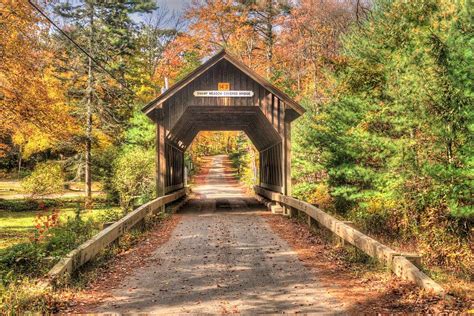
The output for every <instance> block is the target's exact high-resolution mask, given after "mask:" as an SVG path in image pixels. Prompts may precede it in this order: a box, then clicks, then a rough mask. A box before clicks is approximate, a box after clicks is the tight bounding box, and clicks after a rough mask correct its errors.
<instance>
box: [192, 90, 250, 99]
mask: <svg viewBox="0 0 474 316" xmlns="http://www.w3.org/2000/svg"><path fill="white" fill-rule="evenodd" d="M193 94H194V96H195V97H218V98H248V97H253V91H243V90H242V91H232V90H229V91H217V90H212V91H194V93H193Z"/></svg>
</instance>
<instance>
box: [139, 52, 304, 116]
mask: <svg viewBox="0 0 474 316" xmlns="http://www.w3.org/2000/svg"><path fill="white" fill-rule="evenodd" d="M223 59H225V60H227V61H228V62H230V63H231V64H233V65H234V66H235V67H237V68H238V69H239V70H241V71H242V72H243V73H245V74H246V75H247V76H249V77H250V78H252V79H253V80H255V81H256V82H257V83H258V84H260V85H261V86H262V87H263V88H265V89H266V90H268V91H269V92H271V93H272V94H274V95H275V96H277V97H278V98H279V99H280V100H282V101H283V102H285V103H286V104H287V105H288V106H289V107H290V109H292V110H293V111H294V114H293V115H292V116H293V117H294V118H297V117H299V116H301V115H302V114H303V113H304V112H305V109H304V108H303V107H302V106H301V105H300V104H299V103H298V102H296V101H295V100H293V99H292V98H290V97H289V96H288V95H287V94H286V93H284V92H283V91H281V90H280V89H278V88H277V87H276V86H275V85H273V84H272V83H270V82H269V81H268V80H266V79H265V78H263V77H262V76H260V75H259V74H257V73H256V72H255V71H253V70H252V69H250V68H249V67H247V66H246V65H245V64H244V63H242V62H241V61H239V60H238V59H237V58H236V57H234V56H232V55H231V54H229V53H228V52H227V51H226V50H225V49H223V50H221V51H220V52H218V53H217V54H216V55H214V56H213V57H211V58H210V59H208V60H207V61H206V62H204V63H203V64H202V65H201V66H199V67H197V68H196V69H195V70H194V71H192V72H191V73H190V74H188V75H187V76H186V77H184V78H183V79H181V80H180V81H178V82H177V83H175V84H174V85H172V86H171V87H170V88H169V89H168V90H166V91H165V92H163V93H162V94H161V95H159V96H158V97H157V98H156V99H154V100H153V101H151V102H150V103H148V104H147V105H146V106H145V107H144V108H143V109H142V111H143V112H144V113H145V114H147V115H148V116H150V117H152V112H153V111H154V110H155V109H157V108H161V107H162V105H163V103H164V102H165V101H166V100H168V99H169V98H170V97H172V96H173V95H174V94H176V93H177V92H178V91H180V90H181V89H182V88H184V87H185V86H187V85H188V84H189V83H191V82H192V81H193V80H194V79H196V78H197V77H199V76H200V75H202V74H203V73H205V72H206V71H207V70H208V69H210V68H211V67H212V66H214V65H216V64H217V63H218V62H220V61H221V60H223Z"/></svg>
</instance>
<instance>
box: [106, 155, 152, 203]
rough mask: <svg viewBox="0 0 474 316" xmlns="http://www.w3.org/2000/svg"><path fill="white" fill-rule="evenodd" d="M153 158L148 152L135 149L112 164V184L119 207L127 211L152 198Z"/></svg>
mask: <svg viewBox="0 0 474 316" xmlns="http://www.w3.org/2000/svg"><path fill="white" fill-rule="evenodd" d="M154 168H155V158H154V154H153V152H152V151H150V150H148V151H147V150H143V149H140V148H135V149H132V150H129V151H126V152H124V153H122V154H121V155H120V156H119V157H118V159H117V160H116V161H115V164H114V176H113V179H112V184H113V187H114V188H115V190H117V192H118V194H119V197H120V205H121V206H122V207H123V208H124V209H126V210H128V209H130V208H131V207H132V206H133V205H137V204H142V203H145V202H147V201H149V200H150V199H152V198H153V196H154V192H155V180H154V179H155V178H154V174H155V172H154Z"/></svg>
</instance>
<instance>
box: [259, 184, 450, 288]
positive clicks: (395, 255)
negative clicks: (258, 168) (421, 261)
mask: <svg viewBox="0 0 474 316" xmlns="http://www.w3.org/2000/svg"><path fill="white" fill-rule="evenodd" d="M254 191H255V193H256V194H258V195H260V196H263V197H265V198H267V199H269V200H271V201H273V202H277V203H279V204H283V205H285V206H288V207H290V208H293V209H296V210H298V211H301V212H304V213H305V214H306V215H308V216H309V217H311V218H312V219H314V220H316V221H317V222H318V223H319V224H321V225H322V226H324V227H326V228H327V229H328V230H330V231H331V232H332V233H334V234H335V235H337V236H338V237H340V238H341V239H343V240H344V241H346V242H348V243H350V244H351V245H353V246H355V247H357V248H358V249H360V250H362V251H363V252H365V253H366V254H367V255H369V256H370V257H372V258H376V259H377V260H379V261H380V262H382V263H383V264H385V265H386V266H387V267H388V268H390V270H392V271H393V272H394V273H395V274H396V275H397V276H398V277H400V278H401V279H403V280H408V281H411V282H414V283H416V284H417V285H418V286H420V287H421V288H423V289H425V290H428V291H432V292H433V293H434V294H437V295H444V294H445V291H444V289H443V288H442V287H441V286H440V285H439V284H437V283H436V282H435V281H433V280H432V279H431V278H430V277H428V276H427V275H426V274H425V273H423V272H422V271H420V269H418V267H416V266H415V265H414V264H413V263H412V262H411V261H410V260H408V259H407V257H406V256H404V255H403V254H401V253H400V252H397V251H395V250H393V249H391V248H390V247H388V246H385V245H383V244H381V243H380V242H378V241H377V240H375V239H373V238H371V237H369V236H367V235H365V234H363V233H361V232H360V231H358V230H356V229H355V228H353V227H351V226H349V225H347V224H346V223H344V222H342V221H340V220H338V219H336V218H334V217H333V216H331V215H329V214H327V213H325V212H323V211H322V210H320V209H319V208H317V207H316V206H314V205H311V204H309V203H307V202H303V201H300V200H297V199H295V198H292V197H290V196H285V195H282V194H280V193H277V192H273V191H268V190H266V189H264V188H262V187H259V186H255V187H254Z"/></svg>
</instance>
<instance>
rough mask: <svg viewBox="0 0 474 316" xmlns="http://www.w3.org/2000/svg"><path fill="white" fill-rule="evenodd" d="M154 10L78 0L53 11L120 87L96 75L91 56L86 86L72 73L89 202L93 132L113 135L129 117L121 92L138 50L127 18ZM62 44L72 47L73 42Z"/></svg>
mask: <svg viewBox="0 0 474 316" xmlns="http://www.w3.org/2000/svg"><path fill="white" fill-rule="evenodd" d="M154 9H155V3H154V1H151V0H133V1H125V0H114V1H96V0H82V1H76V2H73V3H71V2H66V3H62V4H58V5H57V6H56V7H55V12H56V13H57V14H58V15H59V16H60V17H61V18H62V19H63V20H64V21H65V22H66V23H69V24H70V25H69V28H70V31H69V34H70V36H71V37H72V38H73V39H74V40H75V41H76V42H78V43H80V44H81V45H83V46H84V47H86V49H87V51H88V52H89V54H91V55H92V56H94V58H95V59H96V60H99V61H100V63H101V64H102V65H105V67H107V68H108V70H109V72H111V73H113V74H114V77H116V78H118V81H121V82H122V84H118V83H117V80H116V79H112V78H110V77H109V76H108V75H107V74H104V72H101V71H99V70H98V67H97V65H96V64H95V63H94V61H93V60H92V58H91V57H85V56H81V58H82V59H81V60H84V58H86V61H85V62H86V64H87V67H86V68H87V70H86V71H85V72H84V70H83V71H82V72H83V73H84V75H85V76H86V77H87V80H86V81H85V82H84V80H81V78H79V76H77V74H76V75H75V76H74V77H75V79H76V82H74V83H73V84H72V85H71V89H70V96H71V99H73V100H74V101H75V102H76V103H78V104H80V105H81V107H85V113H84V114H83V116H84V121H85V131H86V132H85V135H84V147H85V149H84V156H85V191H86V196H87V197H88V198H89V199H90V198H91V191H92V173H91V163H92V157H91V152H92V146H93V143H94V133H93V127H94V126H95V127H96V128H99V126H100V130H101V131H102V132H104V133H106V134H107V133H108V134H111V135H114V134H116V133H117V130H118V129H120V123H123V122H124V121H125V120H126V119H127V118H128V117H129V116H130V112H131V107H130V105H129V103H130V102H131V98H132V95H131V94H130V93H129V92H127V89H125V88H124V87H123V85H124V84H123V82H124V81H125V80H126V79H127V77H126V62H127V58H130V56H132V54H133V52H134V48H135V45H136V36H135V31H136V30H137V24H136V22H134V21H133V20H132V18H131V15H132V14H134V13H138V12H141V13H147V12H151V11H152V10H154ZM64 45H65V46H67V47H71V43H65V44H64ZM76 56H77V55H76ZM79 64H81V63H79ZM80 68H81V67H78V68H77V70H80ZM94 120H96V122H95V123H94Z"/></svg>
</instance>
